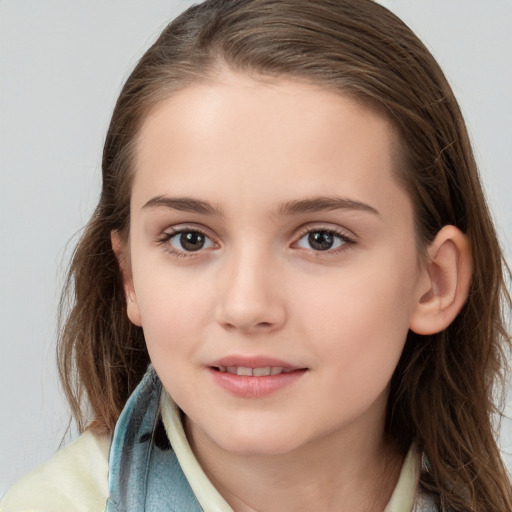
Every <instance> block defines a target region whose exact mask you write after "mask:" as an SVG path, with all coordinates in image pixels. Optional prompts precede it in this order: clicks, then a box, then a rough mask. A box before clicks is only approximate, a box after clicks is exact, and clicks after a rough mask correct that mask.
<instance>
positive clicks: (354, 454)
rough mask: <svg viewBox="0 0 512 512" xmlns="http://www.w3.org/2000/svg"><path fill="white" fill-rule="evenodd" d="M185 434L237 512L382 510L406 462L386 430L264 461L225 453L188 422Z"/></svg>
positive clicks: (331, 438) (328, 439) (334, 437)
mask: <svg viewBox="0 0 512 512" xmlns="http://www.w3.org/2000/svg"><path fill="white" fill-rule="evenodd" d="M186 429H187V437H188V438H189V441H190V444H191V447H192V450H193V451H194V453H195V455H196V457H197V459H198V461H199V463H200V464H201V466H202V467H203V469H204V471H205V473H206V474H207V476H208V477H209V479H210V480H211V482H212V483H213V485H214V486H215V487H216V488H217V490H218V491H219V492H220V494H221V495H222V496H223V497H224V499H225V500H226V501H227V502H228V503H229V504H230V506H231V507H232V508H233V510H234V511H235V512H256V511H260V512H261V511H264V512H278V511H279V512H281V511H282V510H293V511H295V512H302V511H304V512H305V511H311V510H323V511H326V512H328V511H333V512H334V511H335V512H345V511H346V512H348V511H350V512H370V511H371V512H376V511H382V510H384V508H385V506H386V504H387V503H388V501H389V499H390V497H391V494H392V492H393V489H394V487H395V485H396V482H397V479H398V475H399V472H400V467H401V462H402V456H401V455H400V453H399V451H398V449H397V448H396V446H395V444H394V443H392V442H390V441H389V439H386V437H385V436H384V435H383V433H382V432H383V428H382V429H381V430H380V432H381V435H380V436H374V435H361V432H360V431H357V429H355V431H354V432H353V435H350V433H347V434H346V435H344V436H340V435H339V434H338V433H334V434H329V435H326V436H325V437H324V438H322V439H320V440H317V441H316V442H315V443H312V444H310V445H306V446H301V447H300V448H297V449H295V450H292V451H290V452H287V453H283V454H276V455H263V456H262V455H251V454H249V455H248V454H237V453H230V452H226V451H225V450H223V449H222V448H221V447H219V446H217V445H216V444H214V443H212V442H211V440H210V439H208V438H207V437H206V436H205V435H204V433H203V432H201V431H200V430H198V429H197V428H195V426H194V425H193V424H191V423H190V422H189V421H188V420H187V421H186ZM367 434H370V433H367ZM373 434H374V433H373Z"/></svg>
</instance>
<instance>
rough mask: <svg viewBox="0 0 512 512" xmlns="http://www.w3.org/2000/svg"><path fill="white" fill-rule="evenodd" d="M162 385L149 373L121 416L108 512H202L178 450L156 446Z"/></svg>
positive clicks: (112, 452) (112, 455)
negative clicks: (179, 459) (181, 465)
mask: <svg viewBox="0 0 512 512" xmlns="http://www.w3.org/2000/svg"><path fill="white" fill-rule="evenodd" d="M161 392H162V384H161V382H160V380H159V379H158V377H157V375H156V373H155V371H154V369H153V368H152V367H150V368H149V370H148V372H147V373H146V375H145V376H144V378H143V379H142V381H141V383H140V384H139V385H138V387H137V389H136V390H135V392H134V393H133V395H132V396H131V397H130V399H129V400H128V402H127V403H126V406H125V408H124V410H123V412H122V414H121V416H120V417H119V420H118V422H117V424H116V428H115V431H114V436H113V439H112V445H111V448H110V455H109V482H108V485H109V491H110V498H109V499H108V501H107V507H106V509H105V510H106V512H142V511H145V512H162V511H164V510H165V511H166V512H167V511H169V512H201V511H202V509H201V507H200V505H199V503H198V501H197V499H196V497H195V495H194V493H193V492H192V489H191V488H190V485H189V483H188V481H187V479H186V478H185V475H184V474H183V472H182V470H181V467H180V465H179V463H178V459H177V458H176V455H175V453H174V452H173V451H172V449H162V448H159V447H158V446H157V445H156V444H155V432H156V429H157V425H158V423H159V421H160V395H161Z"/></svg>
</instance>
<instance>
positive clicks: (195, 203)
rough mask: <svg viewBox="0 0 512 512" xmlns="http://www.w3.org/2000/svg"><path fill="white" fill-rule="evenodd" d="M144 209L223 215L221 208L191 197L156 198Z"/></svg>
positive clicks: (145, 205)
mask: <svg viewBox="0 0 512 512" xmlns="http://www.w3.org/2000/svg"><path fill="white" fill-rule="evenodd" d="M142 208H143V209H144V208H167V209H170V210H179V211H182V212H191V213H199V214H201V215H219V216H221V215H222V210H221V208H219V207H217V206H215V205H213V204H211V203H209V202H207V201H201V200H200V199H193V198H191V197H166V196H156V197H153V198H152V199H150V200H149V201H148V202H147V203H146V204H144V206H143V207H142Z"/></svg>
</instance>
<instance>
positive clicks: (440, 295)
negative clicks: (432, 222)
mask: <svg viewBox="0 0 512 512" xmlns="http://www.w3.org/2000/svg"><path fill="white" fill-rule="evenodd" d="M427 253H428V254H427V256H428V260H427V261H426V262H425V264H424V268H423V269H422V273H423V277H422V279H420V280H419V290H418V302H417V303H416V305H415V308H414V311H413V314H412V317H411V322H410V325H409V328H410V329H411V330H412V331H414V332H415V333H417V334H425V335H427V334H435V333H437V332H440V331H442V330H443V329H446V327H448V326H449V325H450V324H451V323H452V321H453V320H454V319H455V317H456V316H457V314H458V313H459V311H460V310H461V309H462V306H463V305H464V302H465V301H466V299H467V297H468V293H469V287H470V285H471V275H472V270H473V267H472V259H471V247H470V245H469V241H468V239H467V236H466V235H465V234H464V233H462V231H460V230H459V229H458V228H456V227H455V226H444V227H443V228H442V229H441V230H440V231H439V233H438V234H437V236H436V238H435V239H434V241H433V242H432V243H431V244H430V246H429V247H428V249H427Z"/></svg>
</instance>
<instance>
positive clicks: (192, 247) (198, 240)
mask: <svg viewBox="0 0 512 512" xmlns="http://www.w3.org/2000/svg"><path fill="white" fill-rule="evenodd" d="M168 243H169V245H170V246H171V247H172V248H173V250H175V251H176V252H180V253H185V252H196V251H200V250H201V249H207V248H210V247H213V245H214V243H213V241H212V240H210V238H208V237H207V236H206V235H205V234H204V233H201V232H200V231H192V230H188V231H179V232H177V233H174V234H173V235H170V236H168Z"/></svg>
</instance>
